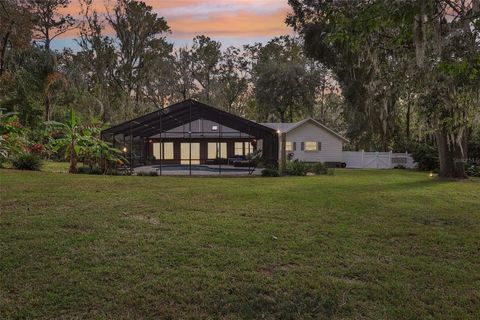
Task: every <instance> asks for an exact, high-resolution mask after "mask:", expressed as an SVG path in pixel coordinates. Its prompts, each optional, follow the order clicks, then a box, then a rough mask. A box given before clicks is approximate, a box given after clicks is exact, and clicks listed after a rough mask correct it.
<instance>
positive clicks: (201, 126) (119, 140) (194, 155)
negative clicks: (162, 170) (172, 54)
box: [102, 99, 279, 168]
mask: <svg viewBox="0 0 480 320" xmlns="http://www.w3.org/2000/svg"><path fill="white" fill-rule="evenodd" d="M102 138H103V139H104V140H107V141H111V142H112V143H113V145H114V146H115V147H117V148H119V149H122V150H124V153H125V157H126V158H127V159H128V160H129V163H130V164H131V166H132V167H138V166H144V165H160V166H165V165H186V166H189V167H190V168H191V167H192V165H196V166H198V165H224V164H230V161H237V162H239V161H245V162H247V163H249V162H250V160H251V157H252V156H253V155H254V154H255V153H258V152H261V153H262V155H263V159H264V161H265V162H266V163H271V164H276V163H277V161H278V153H279V151H278V135H277V132H276V130H274V129H271V128H269V127H266V126H263V125H261V124H259V123H256V122H254V121H250V120H247V119H244V118H242V117H239V116H236V115H233V114H231V113H228V112H226V111H223V110H220V109H217V108H214V107H212V106H209V105H206V104H204V103H200V102H198V101H195V100H192V99H189V100H185V101H182V102H179V103H176V104H173V105H171V106H169V107H167V108H164V109H160V110H157V111H154V112H152V113H149V114H146V115H144V116H141V117H138V118H136V119H132V120H129V121H126V122H123V123H121V124H118V125H116V126H113V127H111V128H109V129H106V130H104V131H102Z"/></svg>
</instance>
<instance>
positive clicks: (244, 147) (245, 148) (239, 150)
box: [235, 141, 253, 156]
mask: <svg viewBox="0 0 480 320" xmlns="http://www.w3.org/2000/svg"><path fill="white" fill-rule="evenodd" d="M252 152H253V147H252V144H251V143H250V142H248V141H247V142H235V155H236V156H248V155H249V154H251V153H252Z"/></svg>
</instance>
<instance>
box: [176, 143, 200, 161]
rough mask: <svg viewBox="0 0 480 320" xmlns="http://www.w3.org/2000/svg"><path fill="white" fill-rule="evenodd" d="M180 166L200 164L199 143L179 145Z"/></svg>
mask: <svg viewBox="0 0 480 320" xmlns="http://www.w3.org/2000/svg"><path fill="white" fill-rule="evenodd" d="M180 157H181V159H180V164H190V159H191V163H192V164H200V143H198V142H194V143H188V142H187V143H180Z"/></svg>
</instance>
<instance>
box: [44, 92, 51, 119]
mask: <svg viewBox="0 0 480 320" xmlns="http://www.w3.org/2000/svg"><path fill="white" fill-rule="evenodd" d="M50 109H51V106H50V97H49V96H48V95H47V96H45V121H50Z"/></svg>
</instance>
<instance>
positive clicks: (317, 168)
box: [308, 162, 329, 174]
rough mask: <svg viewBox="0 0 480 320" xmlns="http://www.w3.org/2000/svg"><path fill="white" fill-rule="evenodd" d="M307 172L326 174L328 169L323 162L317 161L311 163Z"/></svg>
mask: <svg viewBox="0 0 480 320" xmlns="http://www.w3.org/2000/svg"><path fill="white" fill-rule="evenodd" d="M308 172H312V173H315V174H328V173H329V170H328V168H327V166H326V165H325V164H323V163H321V162H318V163H314V164H312V165H311V166H310V169H309V170H308Z"/></svg>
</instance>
